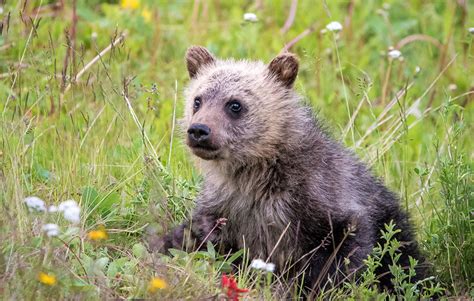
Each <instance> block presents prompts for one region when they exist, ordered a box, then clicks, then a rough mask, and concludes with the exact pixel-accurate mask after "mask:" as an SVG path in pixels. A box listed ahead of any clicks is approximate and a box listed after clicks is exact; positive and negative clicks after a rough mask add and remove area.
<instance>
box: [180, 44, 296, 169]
mask: <svg viewBox="0 0 474 301" xmlns="http://www.w3.org/2000/svg"><path fill="white" fill-rule="evenodd" d="M186 65H187V69H188V73H189V76H190V79H191V80H190V83H189V85H188V87H187V89H186V91H185V97H186V106H185V113H184V118H183V120H182V122H183V126H184V130H185V132H186V143H187V145H188V146H189V147H190V149H191V151H192V152H193V154H195V155H196V156H198V157H200V158H201V159H204V160H213V161H232V162H246V163H248V162H249V161H252V160H254V159H262V158H271V157H272V156H274V155H276V153H278V151H281V148H282V147H285V146H289V145H290V144H292V143H297V141H293V140H295V139H294V137H295V135H297V134H298V133H297V132H298V130H297V129H296V127H295V126H293V124H294V123H295V122H294V121H293V120H295V119H296V120H298V117H297V116H295V114H296V115H297V114H298V112H299V111H301V110H300V109H299V105H298V103H299V97H298V95H297V94H296V93H295V92H294V91H293V83H294V81H295V79H296V76H297V74H298V60H297V58H296V57H295V56H294V55H292V54H290V53H284V54H280V55H278V56H277V57H275V58H274V59H273V60H272V61H271V62H270V63H269V64H268V65H266V64H264V63H262V62H258V61H247V60H233V59H228V60H220V59H217V58H215V57H214V56H213V55H212V54H211V53H210V52H209V51H208V50H207V49H206V48H204V47H200V46H192V47H190V48H189V49H188V51H187V53H186ZM300 121H301V118H300Z"/></svg>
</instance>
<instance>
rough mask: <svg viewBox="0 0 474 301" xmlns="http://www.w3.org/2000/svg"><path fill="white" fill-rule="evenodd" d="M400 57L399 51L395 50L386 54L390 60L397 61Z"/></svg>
mask: <svg viewBox="0 0 474 301" xmlns="http://www.w3.org/2000/svg"><path fill="white" fill-rule="evenodd" d="M401 56H402V53H401V51H400V50H397V49H392V50H390V51H389V52H388V57H389V58H391V59H398V58H400V57H401Z"/></svg>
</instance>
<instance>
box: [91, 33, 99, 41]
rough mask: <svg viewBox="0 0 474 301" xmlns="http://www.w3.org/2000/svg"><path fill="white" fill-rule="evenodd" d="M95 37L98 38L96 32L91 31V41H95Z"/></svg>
mask: <svg viewBox="0 0 474 301" xmlns="http://www.w3.org/2000/svg"><path fill="white" fill-rule="evenodd" d="M97 36H98V34H97V32H95V31H93V32H92V34H91V39H93V40H95V39H97Z"/></svg>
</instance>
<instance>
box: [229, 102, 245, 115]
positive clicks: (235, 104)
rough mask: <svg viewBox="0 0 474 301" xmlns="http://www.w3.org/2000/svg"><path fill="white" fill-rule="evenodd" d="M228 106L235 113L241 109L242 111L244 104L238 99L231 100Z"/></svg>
mask: <svg viewBox="0 0 474 301" xmlns="http://www.w3.org/2000/svg"><path fill="white" fill-rule="evenodd" d="M227 107H228V108H229V110H230V111H231V112H232V113H234V114H238V113H239V112H240V111H242V105H241V104H240V102H239V101H237V100H232V101H230V102H229V104H228V105H227Z"/></svg>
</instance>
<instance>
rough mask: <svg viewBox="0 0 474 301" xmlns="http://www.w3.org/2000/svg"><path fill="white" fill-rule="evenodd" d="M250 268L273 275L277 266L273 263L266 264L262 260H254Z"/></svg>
mask: <svg viewBox="0 0 474 301" xmlns="http://www.w3.org/2000/svg"><path fill="white" fill-rule="evenodd" d="M250 267H251V268H253V269H256V270H263V271H267V272H270V273H272V272H273V271H275V264H273V263H266V262H265V261H263V260H261V259H254V260H252V263H251V264H250Z"/></svg>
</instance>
